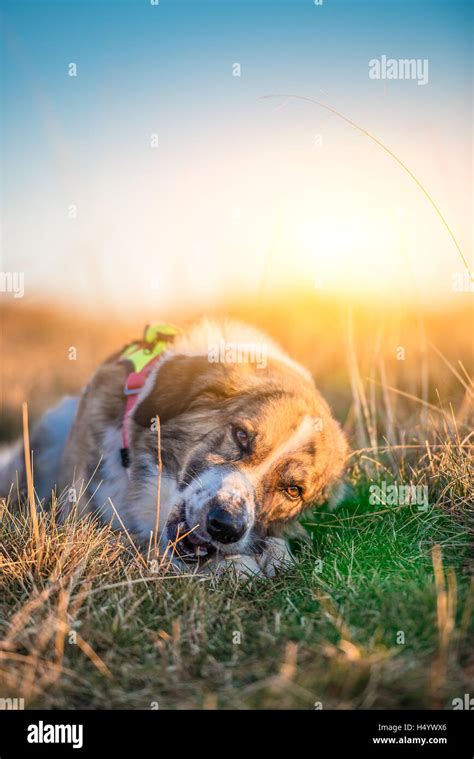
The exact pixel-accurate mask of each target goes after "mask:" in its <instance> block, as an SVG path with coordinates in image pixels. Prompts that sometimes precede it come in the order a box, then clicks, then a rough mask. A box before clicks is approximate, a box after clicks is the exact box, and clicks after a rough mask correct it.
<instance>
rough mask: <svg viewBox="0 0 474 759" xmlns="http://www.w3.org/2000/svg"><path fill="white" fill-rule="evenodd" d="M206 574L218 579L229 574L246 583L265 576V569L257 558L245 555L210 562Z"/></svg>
mask: <svg viewBox="0 0 474 759" xmlns="http://www.w3.org/2000/svg"><path fill="white" fill-rule="evenodd" d="M204 572H205V574H212V575H214V576H216V577H220V576H222V575H223V574H224V573H226V574H227V573H228V574H230V575H233V576H234V577H236V578H237V580H239V581H240V582H246V581H247V580H251V579H252V578H253V577H256V576H257V575H263V574H264V572H263V569H262V568H261V567H260V565H259V564H258V562H257V560H256V558H255V557H253V556H244V555H243V554H236V555H235V556H226V557H225V558H220V559H217V560H216V561H212V562H209V564H206V565H205V567H204Z"/></svg>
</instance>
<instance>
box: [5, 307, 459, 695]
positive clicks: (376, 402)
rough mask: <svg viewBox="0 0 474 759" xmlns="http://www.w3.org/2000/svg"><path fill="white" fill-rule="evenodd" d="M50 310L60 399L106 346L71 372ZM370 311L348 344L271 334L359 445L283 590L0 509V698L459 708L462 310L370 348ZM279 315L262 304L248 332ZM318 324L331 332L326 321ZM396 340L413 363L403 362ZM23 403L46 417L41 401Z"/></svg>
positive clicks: (98, 530) (90, 337)
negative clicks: (394, 487)
mask: <svg viewBox="0 0 474 759" xmlns="http://www.w3.org/2000/svg"><path fill="white" fill-rule="evenodd" d="M301 307H302V308H303V306H301ZM240 315H243V316H244V317H245V316H246V317H247V319H249V318H250V317H249V315H247V314H245V313H242V314H240ZM300 316H301V315H300ZM45 318H47V319H49V320H50V322H48V323H50V324H51V325H53V327H52V328H51V330H50V332H51V334H50V341H51V344H52V345H53V346H55V347H54V348H51V350H52V351H53V354H54V355H53V354H51V357H52V358H55V361H56V363H55V364H54V366H55V371H53V372H52V371H49V372H48V374H47V375H46V378H45V379H44V382H48V383H49V384H48V385H47V386H46V385H45V386H44V393H43V401H44V398H47V399H48V402H49V396H50V395H51V396H54V395H56V396H57V394H58V392H62V391H63V390H65V389H66V390H69V389H74V386H75V384H76V383H77V384H79V383H82V382H83V381H84V376H83V374H84V372H85V366H86V364H87V367H88V366H89V364H90V365H92V364H93V363H94V362H97V361H98V360H100V356H99V355H98V351H99V348H98V347H97V346H100V350H104V349H105V351H108V347H109V346H108V341H109V340H110V342H112V337H113V336H112V335H109V334H108V333H107V337H106V338H104V335H105V334H106V332H105V329H104V330H103V331H102V332H100V330H98V329H97V328H95V331H94V330H93V331H92V332H91V333H90V334H89V331H88V330H89V328H87V330H83V333H82V337H79V336H78V338H77V340H76V342H78V343H80V340H83V341H84V342H83V343H82V344H83V345H86V343H87V345H89V348H90V349H89V351H88V352H87V351H85V353H86V360H84V361H83V363H81V362H80V361H79V362H78V363H77V364H75V365H73V366H71V364H70V363H69V364H66V365H65V366H64V371H63V370H62V363H61V359H60V355H61V351H62V350H63V348H64V349H65V350H66V349H67V346H68V345H70V344H75V341H74V340H73V339H72V338H71V335H70V333H69V330H72V329H73V325H72V324H71V325H69V326H68V329H67V335H63V333H62V332H61V328H60V327H59V326H58V324H57V322H56V321H55V320H54V318H53V317H52V316H51V315H48V316H47V317H46V316H45ZM361 318H362V317H359V316H358V315H357V314H356V318H354V321H353V323H351V322H350V320H349V322H347V321H344V320H342V321H341V322H340V324H341V326H340V330H341V332H340V337H341V341H342V340H343V341H344V343H343V344H344V346H345V350H343V349H341V342H340V341H339V335H338V333H337V330H336V327H334V330H333V332H332V333H331V334H332V339H331V340H330V339H328V337H327V335H326V339H325V341H323V340H322V338H321V336H322V335H323V333H324V329H323V327H322V326H321V324H319V326H318V325H316V326H315V325H314V324H312V323H309V324H308V320H307V319H306V321H305V320H304V319H303V318H302V317H301V318H300V319H299V322H298V318H296V317H295V318H294V319H293V320H290V319H289V318H287V321H286V322H285V318H284V316H282V317H281V320H280V322H279V323H278V325H277V326H275V325H274V329H273V330H272V332H273V334H275V333H276V332H277V333H278V329H279V330H280V335H277V336H280V339H281V340H282V342H284V343H286V344H287V345H291V346H292V347H293V348H294V350H292V352H293V354H296V356H297V358H300V359H301V358H304V357H306V361H305V363H307V364H308V365H309V366H310V367H311V368H313V371H314V372H315V374H317V375H323V376H324V377H326V382H327V385H328V389H326V390H325V394H326V395H327V396H328V397H329V398H330V400H331V401H332V403H333V406H335V407H336V412H337V414H338V415H339V417H340V418H346V419H347V421H346V429H347V431H348V434H349V435H350V438H351V441H352V444H353V449H354V450H353V453H352V455H351V458H350V460H349V461H348V470H347V478H346V479H347V483H348V486H349V487H348V489H347V495H346V498H345V500H344V502H343V503H342V504H340V505H339V506H338V507H337V509H336V510H334V511H331V510H330V509H329V508H328V507H323V508H318V509H313V510H310V511H309V512H308V513H307V514H306V516H305V519H304V525H305V529H306V533H307V535H308V539H307V540H306V541H303V540H295V541H294V542H293V549H294V553H295V555H296V557H297V559H298V561H297V563H296V565H295V566H294V567H293V568H292V569H291V570H289V571H288V572H286V573H284V574H282V575H280V576H278V577H277V578H275V579H273V580H262V579H259V578H254V579H251V580H249V581H248V582H247V583H244V584H242V583H238V582H237V581H236V579H235V578H234V577H233V576H232V575H231V574H229V575H228V576H226V577H224V578H223V579H221V580H219V581H218V582H217V581H216V580H214V579H212V578H209V577H198V576H195V575H186V576H176V575H175V574H173V571H172V570H168V571H166V570H165V569H164V568H163V569H162V571H160V572H153V571H152V568H153V567H151V566H149V565H148V566H147V564H146V562H145V561H144V560H143V559H142V558H141V557H139V556H137V553H136V552H135V550H134V547H133V545H131V542H130V540H129V539H128V538H127V536H124V535H119V534H117V533H115V532H113V531H112V530H111V529H110V528H109V527H108V526H103V525H102V526H101V525H99V524H97V523H95V522H94V521H93V520H90V519H89V520H84V521H81V522H79V523H78V522H76V521H75V520H74V519H72V518H70V519H69V520H68V521H67V522H66V523H64V524H61V523H59V522H58V521H57V520H56V508H55V504H53V508H52V509H51V510H48V511H43V510H41V509H39V508H38V509H37V511H36V512H34V514H37V519H35V518H34V516H33V518H32V511H31V508H30V505H29V504H28V503H27V502H25V503H24V504H23V505H22V507H21V508H20V510H19V511H18V510H14V509H12V508H11V507H10V505H9V502H8V499H7V500H5V501H4V502H3V505H2V507H1V508H2V511H1V518H0V698H6V697H18V698H24V699H25V702H26V705H27V706H28V707H45V708H56V709H57V708H68V709H71V708H98V709H101V708H127V709H128V708H131V709H137V708H138V709H139V708H144V709H150V708H156V706H157V705H159V708H160V709H167V708H172V709H175V708H179V709H186V708H193V707H195V708H206V709H210V708H237V709H248V708H265V709H267V708H276V709H282V708H292V709H294V708H304V709H314V708H320V707H322V708H324V709H330V708H381V709H385V708H410V707H415V708H439V707H441V708H443V707H444V708H451V701H452V699H453V698H455V697H463V695H464V693H469V692H472V682H473V674H474V658H473V655H472V649H473V647H472V641H473V628H472V604H473V595H472V581H471V574H472V548H471V546H472V535H473V531H474V519H473V509H472V506H473V502H474V497H473V495H474V493H473V489H474V485H473V483H474V477H473V474H474V471H473V460H474V459H473V455H472V434H471V432H470V430H471V429H472V405H471V396H472V383H471V381H470V380H469V367H468V363H469V361H470V360H471V358H472V357H471V355H470V348H469V338H468V337H467V336H465V337H464V342H463V338H462V334H461V333H460V331H459V330H457V331H456V328H455V326H454V325H459V323H460V322H459V321H458V319H459V316H458V315H456V317H455V318H453V320H451V321H450V322H449V320H447V319H446V317H444V318H443V319H441V317H439V316H436V315H434V316H433V317H429V318H428V317H427V318H426V320H425V321H423V323H422V327H423V329H421V328H420V329H417V330H416V333H415V336H413V332H414V330H413V325H412V329H411V332H410V330H409V329H407V325H406V324H405V323H403V322H402V321H400V322H399V323H397V322H396V320H395V321H394V320H392V322H390V323H388V322H386V323H385V325H384V327H383V329H384V330H385V331H384V332H383V331H382V333H381V331H380V324H378V335H375V338H374V336H373V335H372V339H370V334H369V332H368V328H367V327H366V328H364V329H362V330H361V329H360V324H361ZM408 318H409V317H408ZM270 319H271V315H270V311H269V313H268V314H266V313H265V312H264V311H263V310H261V311H260V312H259V313H258V315H256V316H255V317H254V318H253V319H252V320H253V321H260V323H261V324H263V325H265V322H266V320H268V321H270ZM273 319H275V317H273ZM370 319H372V320H373V315H368V316H367V320H368V322H370ZM320 320H321V323H322V324H323V325H324V322H325V320H328V321H330V322H331V323H332V324H335V323H336V322H335V319H334V312H331V313H329V314H328V313H326V312H324V311H323V312H322V313H321V317H320ZM331 320H332V321H331ZM18 321H19V320H18V318H17V320H16V324H15V326H13V320H12V330H11V334H13V333H14V329H15V328H17V329H18V330H20V327H21V325H20V326H18ZM298 323H299V328H300V331H299V334H296V331H295V330H296V324H298ZM337 323H338V324H339V322H337ZM36 324H38V322H37V323H36ZM419 324H421V322H420V323H419ZM356 326H357V329H355V327H356ZM62 328H63V329H64V324H63V327H62ZM337 329H339V327H337ZM55 330H56V332H55ZM86 332H87V341H88V342H87V341H86V339H85V338H84V335H85V334H86ZM6 334H7V335H8V334H10V333H9V332H8V330H7V332H6ZM381 334H382V336H381ZM311 335H313V337H312V338H311ZM420 335H421V337H420ZM320 338H321V339H320ZM8 339H10V338H8ZM8 339H7V345H6V348H7V351H8V347H9V345H8ZM11 339H13V338H11ZM25 339H26V340H29V339H31V336H30V337H26V338H25ZM115 339H116V341H117V336H116V335H115ZM311 340H312V341H313V342H311ZM118 342H120V340H118ZM430 342H432V343H433V344H435V347H436V350H430V348H429V345H430ZM315 344H316V345H318V351H317V357H315V355H314V354H315V348H314V346H315ZM400 345H403V346H405V348H406V352H407V356H408V358H407V361H406V362H397V361H395V360H394V359H393V352H394V350H395V348H396V347H397V346H400ZM31 346H32V347H31V350H32V351H33V355H32V360H31V369H25V370H24V371H22V373H20V380H21V383H23V384H21V385H20V386H18V384H17V385H15V384H13V385H12V389H11V393H10V395H8V394H7V395H4V398H3V402H4V407H6V408H7V410H8V413H7V427H6V429H5V432H4V434H5V437H8V436H10V435H11V434H12V429H14V430H15V431H17V429H18V422H17V416H18V419H19V421H20V422H21V415H20V414H18V411H17V406H18V403H19V401H20V400H24V399H25V397H26V398H27V399H28V398H29V397H30V396H29V392H28V391H29V388H30V386H31V387H33V386H34V382H35V378H34V371H35V367H37V366H38V363H36V362H35V360H34V358H35V354H34V350H36V349H35V347H34V343H33V341H32V342H31ZM91 346H92V347H91ZM94 346H96V347H95V348H94ZM54 351H57V352H56V353H54ZM436 351H438V353H437V352H436ZM40 352H41V351H40V348H38V353H40ZM79 355H81V351H79ZM83 355H84V351H83ZM341 356H344V358H345V359H346V357H347V361H346V363H345V365H344V363H343V362H341ZM43 359H44V356H42V359H41V360H43ZM458 359H461V363H459V362H458ZM316 365H317V366H316ZM28 367H30V363H29V364H28ZM9 372H13V365H12V366H11V367H10V366H9V365H7V367H6V369H5V375H6V376H8V374H9ZM29 372H30V373H29ZM456 375H458V376H456ZM11 376H13V374H12V375H11ZM16 376H18V375H16ZM328 378H329V379H328ZM41 381H43V380H41ZM319 384H321V383H319ZM7 387H10V386H9V385H8V384H7ZM331 387H332V391H331V389H330V388H331ZM349 387H350V388H351V392H349V391H348V388H349ZM390 388H393V390H391V389H390ZM40 395H41V394H40ZM31 397H32V399H33V401H34V402H33V415H34V414H35V413H36V408H38V410H39V407H40V405H41V404H40V402H39V400H38V394H36V395H35V394H32V396H31ZM35 404H37V405H36V406H35ZM383 481H384V482H385V483H386V484H387V485H390V484H391V483H397V484H402V483H411V484H417V485H420V486H423V487H426V488H427V491H428V494H429V498H428V502H429V505H428V506H427V508H424V507H422V508H421V509H420V508H419V507H418V506H417V505H413V506H412V505H394V506H390V505H384V504H378V505H374V504H372V503H371V498H370V494H371V486H372V485H374V484H378V485H380V484H381V483H382V482H383Z"/></svg>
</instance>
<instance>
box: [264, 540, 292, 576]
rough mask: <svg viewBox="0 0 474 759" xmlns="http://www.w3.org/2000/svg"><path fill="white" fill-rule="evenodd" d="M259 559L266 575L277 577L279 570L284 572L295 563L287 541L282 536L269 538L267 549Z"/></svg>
mask: <svg viewBox="0 0 474 759" xmlns="http://www.w3.org/2000/svg"><path fill="white" fill-rule="evenodd" d="M257 561H258V564H259V566H260V568H261V571H262V573H263V574H264V575H265V577H275V575H276V574H277V572H283V571H285V570H286V569H289V568H290V567H291V565H292V564H294V563H295V560H294V558H293V555H292V553H291V551H290V549H289V548H288V545H287V543H286V541H285V540H283V539H282V538H267V540H266V545H265V549H264V551H263V553H262V554H261V556H259V557H258V559H257Z"/></svg>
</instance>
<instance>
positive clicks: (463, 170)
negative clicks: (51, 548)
mask: <svg viewBox="0 0 474 759" xmlns="http://www.w3.org/2000/svg"><path fill="white" fill-rule="evenodd" d="M155 3H156V0H155ZM0 7H1V20H2V29H1V38H2V58H1V71H0V95H1V112H2V120H1V133H0V140H1V168H2V180H1V187H0V191H1V196H0V201H1V207H0V212H1V222H2V239H1V242H2V248H1V267H2V271H14V272H22V273H24V290H25V298H27V299H29V301H31V302H44V301H54V302H59V303H63V304H66V305H71V306H72V305H79V306H81V307H83V308H87V309H90V310H94V309H97V308H99V309H103V308H104V307H108V308H109V309H111V310H116V311H117V312H121V313H123V311H124V310H125V311H126V310H127V309H129V310H130V311H134V310H139V309H141V308H143V307H147V308H154V307H155V306H156V308H157V310H158V309H159V310H160V313H161V312H162V310H163V308H166V307H167V306H168V305H172V304H174V305H183V306H184V305H189V304H193V306H196V307H201V308H203V309H204V308H205V306H206V304H207V303H209V302H216V301H218V300H222V298H225V297H227V296H229V297H234V298H235V297H245V298H247V297H259V296H261V295H262V293H264V294H270V295H271V294H272V293H276V292H279V291H281V290H282V289H291V288H298V287H304V288H314V289H315V290H316V291H319V290H321V291H322V292H324V293H329V294H331V295H332V294H334V295H338V296H343V297H346V296H348V295H349V296H350V295H356V296H361V295H362V296H363V297H373V298H380V297H382V298H392V297H395V298H397V299H398V298H400V297H403V298H407V299H421V300H424V301H433V300H440V301H441V300H449V299H451V298H453V297H459V292H458V290H459V289H461V290H462V289H464V290H465V292H464V293H462V294H461V296H462V297H464V296H465V295H466V293H467V290H469V289H470V285H469V283H467V284H466V281H465V279H464V280H462V276H463V272H465V271H466V269H465V265H464V264H463V261H462V260H461V255H460V253H459V250H458V247H459V249H460V250H461V253H462V255H463V256H464V258H465V261H466V262H467V265H468V268H471V269H472V268H473V264H472V68H471V60H472V42H471V40H472V4H471V3H470V2H464V0H370V1H369V0H357V1H355V0H323V2H322V4H317V3H315V1H314V0H240V1H239V2H237V0H225V1H223V0H160V1H159V2H158V3H157V4H154V3H153V0H152V1H150V0H94V1H93V2H91V1H90V0H80V2H75V1H73V0H53V1H51V0H49V1H48V2H43V0H14V1H10V0H3V2H0ZM383 56H385V57H386V59H388V60H390V59H393V60H395V61H398V60H401V59H415V60H417V61H418V65H419V67H420V68H419V74H417V73H416V71H415V74H414V78H403V71H401V72H397V71H396V70H395V69H394V68H393V67H392V69H391V72H392V74H394V73H395V74H397V73H398V78H393V77H391V78H388V74H387V70H385V75H386V76H385V78H383V77H381V78H378V79H375V78H371V76H370V75H369V72H370V70H371V67H372V69H374V65H378V64H373V63H372V64H371V63H370V62H371V61H374V60H376V61H377V62H381V61H382V57H383ZM380 66H382V64H381V63H380ZM423 66H424V67H425V68H424V69H423V68H422V67H423ZM422 71H423V72H424V74H423V76H422V75H421V73H422ZM380 73H381V74H382V73H383V72H382V69H380ZM400 73H401V75H402V76H400ZM71 74H75V75H72V76H71ZM268 96H271V97H268ZM296 96H297V97H296ZM313 101H317V103H319V105H318V104H317V103H315V102H313ZM326 106H327V107H329V108H330V109H333V110H328V108H327V107H326ZM334 111H336V112H337V113H335V112H334ZM338 114H340V115H338ZM342 117H345V118H346V119H349V120H350V121H351V122H352V123H353V124H356V125H357V127H359V128H356V127H355V126H353V125H352V124H350V123H348V122H347V121H346V120H344V118H342ZM364 130H365V132H369V133H370V134H371V135H373V136H374V137H375V138H376V139H377V140H379V141H380V143H381V144H379V143H376V142H375V141H374V140H373V139H371V137H369V136H367V134H365V133H364ZM382 146H385V147H386V148H388V149H389V150H390V151H392V153H393V154H394V155H395V156H396V157H398V159H399V160H400V161H401V163H402V164H403V166H402V165H401V164H400V163H399V162H398V161H397V160H396V158H394V157H393V155H389V154H388V153H387V152H386V150H384V147H382ZM404 167H405V168H404ZM407 170H408V171H410V172H411V173H412V175H413V176H409V174H408V171H407ZM413 177H415V179H414V178H413ZM416 180H418V182H419V183H421V185H422V186H423V188H424V189H425V191H426V193H427V194H428V195H429V196H430V198H431V199H432V201H433V202H434V203H435V204H436V206H437V208H438V209H439V213H440V214H441V215H442V216H443V218H444V220H445V222H446V224H448V226H449V227H450V230H451V232H452V235H453V236H454V238H455V240H456V243H457V245H456V243H455V242H454V241H453V239H452V236H451V235H450V233H449V232H448V230H447V228H446V226H445V224H444V223H443V221H442V220H441V218H440V216H439V215H438V213H437V211H436V210H435V209H434V208H433V205H432V203H431V202H430V200H429V199H428V197H427V194H426V193H425V192H424V191H423V190H422V189H421V188H420V186H419V185H418V184H417V182H416ZM460 282H461V283H462V284H461V285H460ZM9 295H11V294H9V293H3V294H2V297H9Z"/></svg>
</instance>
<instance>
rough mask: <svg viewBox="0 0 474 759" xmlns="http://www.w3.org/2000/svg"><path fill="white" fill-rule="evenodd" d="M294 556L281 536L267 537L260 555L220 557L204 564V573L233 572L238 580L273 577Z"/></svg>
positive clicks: (289, 562) (217, 574) (292, 559)
mask: <svg viewBox="0 0 474 759" xmlns="http://www.w3.org/2000/svg"><path fill="white" fill-rule="evenodd" d="M294 561H295V560H294V558H293V556H292V554H291V552H290V549H289V548H288V546H287V544H286V542H285V541H284V540H283V539H282V538H267V540H266V544H265V550H264V551H263V552H262V553H261V554H260V555H255V556H246V555H244V554H236V555H235V556H226V557H221V558H220V559H217V560H215V561H212V562H210V563H209V564H207V565H205V567H204V573H205V574H212V575H215V576H220V575H222V574H223V573H224V572H229V573H231V574H233V575H234V576H235V577H237V579H238V580H239V581H243V582H245V581H247V580H250V579H252V578H254V577H257V576H260V577H275V575H276V574H277V572H282V571H284V570H285V569H288V568H289V567H291V565H292V564H294Z"/></svg>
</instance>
